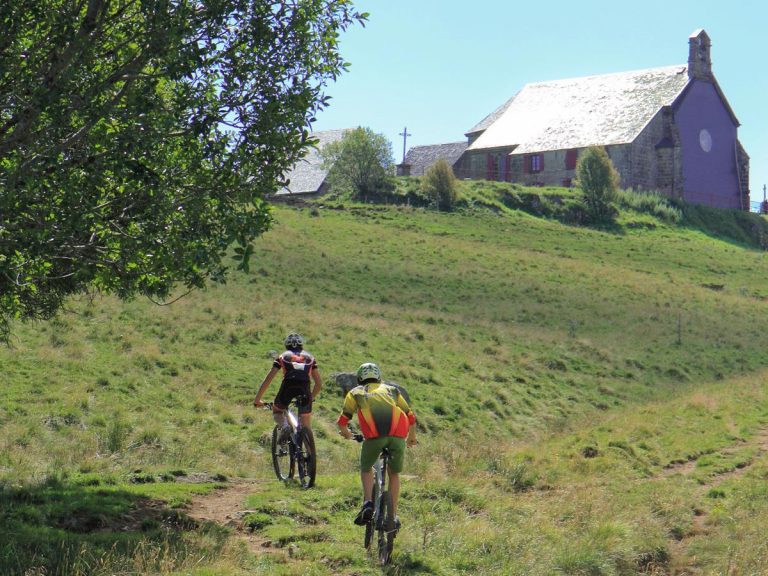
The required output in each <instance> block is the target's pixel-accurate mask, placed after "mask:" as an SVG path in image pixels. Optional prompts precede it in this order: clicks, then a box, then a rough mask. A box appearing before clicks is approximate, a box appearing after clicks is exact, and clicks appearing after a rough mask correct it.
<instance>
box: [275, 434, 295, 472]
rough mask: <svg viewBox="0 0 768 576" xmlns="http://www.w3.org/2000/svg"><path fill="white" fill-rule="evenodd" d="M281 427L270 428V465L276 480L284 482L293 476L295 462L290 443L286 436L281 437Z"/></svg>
mask: <svg viewBox="0 0 768 576" xmlns="http://www.w3.org/2000/svg"><path fill="white" fill-rule="evenodd" d="M280 428H281V427H280V426H275V428H274V429H273V430H272V466H273V467H274V469H275V475H276V476H277V479H278V480H281V481H283V482H285V481H286V480H288V479H289V478H293V472H294V469H295V466H296V462H295V461H294V458H293V453H292V451H291V443H290V440H288V439H287V438H281V436H282V434H281V429H280Z"/></svg>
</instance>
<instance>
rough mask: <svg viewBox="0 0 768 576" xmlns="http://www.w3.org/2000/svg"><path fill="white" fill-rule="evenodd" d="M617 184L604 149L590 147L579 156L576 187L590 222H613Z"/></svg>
mask: <svg viewBox="0 0 768 576" xmlns="http://www.w3.org/2000/svg"><path fill="white" fill-rule="evenodd" d="M619 182H620V176H619V173H618V172H617V171H616V169H615V168H614V167H613V162H611V158H610V157H609V156H608V152H606V150H605V148H603V147H599V146H592V147H590V148H587V149H586V150H585V151H584V153H583V154H581V156H580V157H579V161H578V164H577V165H576V185H577V186H578V187H580V188H581V190H582V192H583V193H584V203H585V204H586V208H587V214H588V215H589V218H590V221H592V222H594V223H606V222H610V221H612V220H613V218H614V217H615V215H616V207H615V202H616V199H617V194H618V190H619Z"/></svg>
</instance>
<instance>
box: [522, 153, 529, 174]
mask: <svg viewBox="0 0 768 576" xmlns="http://www.w3.org/2000/svg"><path fill="white" fill-rule="evenodd" d="M530 168H531V157H530V156H523V174H528V172H530V171H531V170H530Z"/></svg>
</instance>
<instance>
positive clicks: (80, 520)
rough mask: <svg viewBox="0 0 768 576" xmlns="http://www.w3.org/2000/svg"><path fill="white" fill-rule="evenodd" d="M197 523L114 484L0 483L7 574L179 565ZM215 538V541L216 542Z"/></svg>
mask: <svg viewBox="0 0 768 576" xmlns="http://www.w3.org/2000/svg"><path fill="white" fill-rule="evenodd" d="M195 527H196V526H195V524H194V522H193V521H191V520H190V519H188V518H187V517H185V516H184V515H183V514H180V513H179V512H177V511H175V510H171V509H169V508H168V507H167V506H166V505H165V503H164V502H162V501H159V500H153V499H150V498H147V497H144V496H140V495H136V494H132V493H130V492H127V491H125V490H121V489H119V488H117V487H112V486H107V487H103V486H98V485H96V486H94V485H78V484H72V483H64V482H61V481H57V480H49V481H47V482H46V483H45V484H42V485H39V486H34V487H13V488H10V487H2V485H0V574H3V575H4V576H14V575H17V574H18V575H25V576H33V575H34V576H37V575H45V576H53V575H61V576H64V575H67V576H70V575H81V574H82V575H85V574H89V575H98V574H136V573H145V572H154V571H155V570H157V569H160V568H161V567H168V566H177V565H180V564H181V563H183V561H184V560H183V559H184V558H185V557H186V556H187V554H188V548H189V544H188V543H187V542H185V539H184V530H189V529H192V528H195ZM210 544H211V542H209V545H210Z"/></svg>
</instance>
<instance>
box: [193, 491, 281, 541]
mask: <svg viewBox="0 0 768 576" xmlns="http://www.w3.org/2000/svg"><path fill="white" fill-rule="evenodd" d="M254 492H257V483H256V481H254V480H246V479H236V480H230V481H228V482H227V483H226V484H224V485H223V486H222V487H221V488H218V489H216V490H214V491H213V492H211V493H210V494H205V495H202V496H195V497H194V498H193V499H192V501H191V502H190V503H189V505H188V506H187V509H186V513H187V515H188V516H189V517H190V518H192V519H193V520H195V521H197V522H215V523H216V524H220V525H222V526H227V527H228V528H231V529H233V531H234V535H235V537H236V538H238V539H239V540H241V541H242V542H244V543H245V545H246V547H247V548H248V550H249V551H250V552H252V553H253V554H265V553H270V554H283V553H284V552H283V551H282V550H281V549H279V548H275V547H273V546H272V542H271V541H270V540H269V539H267V538H264V537H263V536H260V535H258V534H257V533H254V532H252V531H251V530H249V529H248V528H246V527H244V526H243V522H242V520H243V517H244V516H245V515H246V514H248V512H249V510H247V509H246V507H245V499H246V498H247V497H248V496H249V495H251V494H253V493H254Z"/></svg>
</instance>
